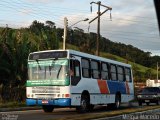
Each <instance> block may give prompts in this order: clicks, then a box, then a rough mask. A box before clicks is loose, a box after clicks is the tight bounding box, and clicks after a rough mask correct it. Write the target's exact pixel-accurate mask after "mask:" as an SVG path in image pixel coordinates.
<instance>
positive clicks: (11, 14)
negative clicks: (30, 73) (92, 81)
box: [0, 0, 160, 56]
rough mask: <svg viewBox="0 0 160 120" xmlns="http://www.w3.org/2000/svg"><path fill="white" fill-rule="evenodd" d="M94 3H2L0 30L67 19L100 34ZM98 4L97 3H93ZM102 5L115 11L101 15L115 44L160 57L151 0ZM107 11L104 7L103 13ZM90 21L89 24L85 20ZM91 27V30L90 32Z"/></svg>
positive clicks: (80, 0) (24, 0) (110, 0)
mask: <svg viewBox="0 0 160 120" xmlns="http://www.w3.org/2000/svg"><path fill="white" fill-rule="evenodd" d="M91 2H92V0H0V27H5V26H6V24H8V26H9V27H12V28H20V27H28V26H29V25H31V23H32V22H33V21H34V20H38V21H40V22H45V21H47V20H50V21H53V22H55V24H56V26H57V27H60V28H63V27H64V17H67V19H68V24H69V25H68V26H71V25H73V24H74V23H76V22H78V21H81V22H79V23H77V24H76V25H74V26H72V29H74V27H78V28H80V29H83V30H84V31H85V32H97V20H95V21H94V22H92V23H91V24H90V25H89V21H90V20H92V19H93V18H94V17H96V16H97V10H98V6H97V4H92V12H91V10H90V6H91V4H90V3H91ZM94 2H98V1H94ZM101 4H103V5H106V6H109V7H111V8H112V11H111V15H112V19H110V11H107V12H106V13H104V14H103V15H102V16H101V20H100V24H101V26H100V34H101V36H103V37H105V38H108V39H109V40H111V41H113V42H120V43H124V44H127V45H129V44H130V45H133V46H135V47H137V48H139V49H141V50H143V51H145V52H151V53H152V54H151V55H159V56H160V35H159V31H158V23H157V18H156V13H155V8H154V4H153V1H152V0H101ZM104 10H106V8H105V7H101V12H103V11H104ZM85 18H89V21H82V20H84V19H85ZM88 28H89V30H88Z"/></svg>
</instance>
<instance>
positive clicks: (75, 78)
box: [70, 59, 82, 86]
mask: <svg viewBox="0 0 160 120" xmlns="http://www.w3.org/2000/svg"><path fill="white" fill-rule="evenodd" d="M71 65H72V67H71ZM77 65H78V67H79V76H76V66H77ZM71 72H73V75H71ZM70 78H71V85H73V86H74V85H77V84H78V82H79V81H80V80H81V78H82V77H81V63H80V61H79V60H75V59H70Z"/></svg>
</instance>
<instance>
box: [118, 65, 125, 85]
mask: <svg viewBox="0 0 160 120" xmlns="http://www.w3.org/2000/svg"><path fill="white" fill-rule="evenodd" d="M117 72H118V80H119V81H121V82H122V81H125V78H124V68H123V67H122V66H118V67H117Z"/></svg>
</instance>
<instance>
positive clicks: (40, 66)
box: [28, 59, 69, 85]
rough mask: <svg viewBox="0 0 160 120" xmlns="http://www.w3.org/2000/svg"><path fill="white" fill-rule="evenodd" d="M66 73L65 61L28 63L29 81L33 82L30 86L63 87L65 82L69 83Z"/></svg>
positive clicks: (34, 61) (50, 60)
mask: <svg viewBox="0 0 160 120" xmlns="http://www.w3.org/2000/svg"><path fill="white" fill-rule="evenodd" d="M67 73H68V60H67V59H56V60H54V59H49V60H30V61H29V62H28V77H29V81H34V82H32V84H33V83H34V84H35V85H44V84H47V85H65V83H66V81H69V80H68V79H69V78H68V76H67ZM35 81H39V82H35ZM44 81H45V82H44ZM67 83H68V82H67Z"/></svg>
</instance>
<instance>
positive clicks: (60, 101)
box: [26, 98, 71, 107]
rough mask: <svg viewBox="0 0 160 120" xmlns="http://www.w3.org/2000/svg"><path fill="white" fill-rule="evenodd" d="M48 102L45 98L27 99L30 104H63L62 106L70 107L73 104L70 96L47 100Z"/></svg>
mask: <svg viewBox="0 0 160 120" xmlns="http://www.w3.org/2000/svg"><path fill="white" fill-rule="evenodd" d="M45 101H47V102H45V103H44V102H43V100H39V99H26V104H27V105H28V106H33V105H39V106H41V105H53V106H62V107H69V106H71V99H70V98H60V99H54V100H45Z"/></svg>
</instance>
